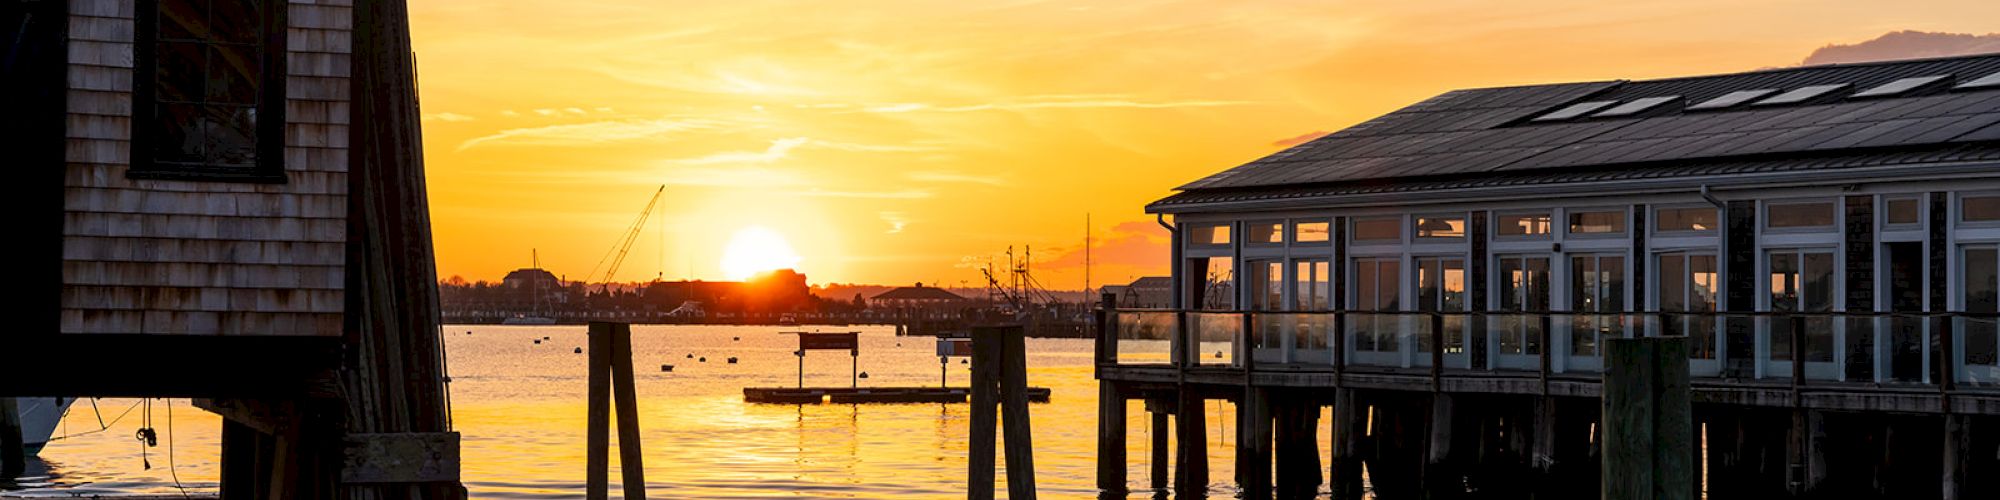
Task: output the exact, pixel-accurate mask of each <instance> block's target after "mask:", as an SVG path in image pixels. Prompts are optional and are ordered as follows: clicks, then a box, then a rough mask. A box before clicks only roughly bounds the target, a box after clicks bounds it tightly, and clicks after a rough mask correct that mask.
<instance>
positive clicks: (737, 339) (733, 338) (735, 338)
mask: <svg viewBox="0 0 2000 500" xmlns="http://www.w3.org/2000/svg"><path fill="white" fill-rule="evenodd" d="M729 340H734V341H741V340H743V337H730V338H729Z"/></svg>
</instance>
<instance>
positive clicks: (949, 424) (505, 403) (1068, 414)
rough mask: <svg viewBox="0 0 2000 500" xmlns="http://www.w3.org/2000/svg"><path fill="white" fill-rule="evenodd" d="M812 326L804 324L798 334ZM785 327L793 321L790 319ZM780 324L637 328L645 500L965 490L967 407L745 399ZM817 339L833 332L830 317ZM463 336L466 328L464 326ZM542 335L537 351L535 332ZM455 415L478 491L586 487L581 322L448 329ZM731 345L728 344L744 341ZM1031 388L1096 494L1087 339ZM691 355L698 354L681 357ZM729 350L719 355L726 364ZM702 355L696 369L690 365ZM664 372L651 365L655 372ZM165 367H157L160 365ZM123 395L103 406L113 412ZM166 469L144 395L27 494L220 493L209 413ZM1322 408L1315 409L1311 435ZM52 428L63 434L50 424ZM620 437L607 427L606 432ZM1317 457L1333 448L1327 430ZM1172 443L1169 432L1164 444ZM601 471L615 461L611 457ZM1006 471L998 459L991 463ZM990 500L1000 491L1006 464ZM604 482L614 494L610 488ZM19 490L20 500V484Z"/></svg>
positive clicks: (826, 362)
mask: <svg viewBox="0 0 2000 500" xmlns="http://www.w3.org/2000/svg"><path fill="white" fill-rule="evenodd" d="M807 328H810V327H807ZM789 329H796V328H789ZM781 330H783V329H780V328H776V327H728V326H645V325H640V326H635V327H633V355H634V359H633V362H634V364H635V365H636V366H637V368H638V370H637V374H636V381H635V382H636V387H637V390H638V396H639V405H638V406H639V414H640V417H641V419H642V421H641V422H640V427H641V431H642V433H641V439H642V441H643V445H644V449H645V453H644V456H645V460H646V462H645V463H646V478H647V480H648V486H647V488H648V492H649V494H651V495H654V496H657V497H659V498H771V497H797V498H885V499H899V498H946V497H959V496H963V495H964V488H965V475H966V470H965V468H966V456H967V449H966V446H967V441H968V439H969V426H970V422H969V415H968V414H967V407H966V406H965V405H963V404H957V405H942V404H908V405H833V404H825V405H752V404H746V403H744V402H743V396H742V392H741V391H742V388H743V387H746V386H792V385H795V384H796V383H797V382H798V380H797V376H798V375H797V370H798V361H797V358H795V357H793V356H792V350H793V349H794V348H796V347H797V346H796V340H795V338H794V337H792V336H786V335H780V334H778V332H780V331H781ZM827 330H828V331H834V330H844V329H837V328H832V327H828V328H827ZM860 330H861V331H862V332H863V333H862V350H861V352H862V357H861V360H860V367H859V368H860V370H861V371H864V372H867V373H868V375H869V378H867V379H864V380H861V381H860V383H861V385H863V386H934V385H937V384H938V362H937V358H936V357H935V356H934V350H933V344H932V341H931V340H930V339H928V338H922V337H896V336H895V335H894V331H893V329H890V328H880V327H868V328H861V329H860ZM467 332H471V333H470V334H467ZM543 337H548V339H549V340H546V341H544V342H542V343H541V344H535V343H534V342H533V340H534V339H541V338H543ZM445 338H446V339H447V347H448V349H449V354H450V357H449V361H450V371H451V375H452V378H453V383H452V386H451V387H452V403H453V417H454V418H453V420H454V423H455V424H456V426H457V430H458V431H459V432H461V433H462V434H463V435H464V449H463V458H464V464H463V474H464V479H465V483H466V486H467V487H468V488H469V489H470V490H471V492H472V496H473V497H474V498H573V497H577V496H580V495H581V494H582V492H583V478H584V472H585V470H584V469H585V467H584V463H585V462H584V459H585V449H584V434H585V430H586V429H585V418H586V413H585V407H584V401H585V396H586V393H587V387H586V385H585V382H586V375H587V373H586V371H585V366H584V357H585V355H582V354H575V353H574V352H573V351H572V349H573V348H575V347H578V346H582V345H585V335H584V329H583V327H581V326H547V327H525V326H450V327H447V328H446V335H445ZM738 339H740V340H738ZM1028 347H1029V349H1030V351H1031V355H1030V357H1029V359H1028V363H1029V372H1030V374H1029V383H1030V384H1031V385H1035V386H1041V387H1049V388H1050V389H1052V390H1053V391H1054V393H1053V395H1052V398H1051V402H1050V403H1049V404H1037V405H1033V407H1032V408H1031V409H1030V412H1031V414H1032V415H1033V422H1032V425H1033V428H1034V440H1035V465H1036V482H1037V485H1038V486H1039V491H1040V492H1041V493H1042V494H1043V495H1044V496H1046V497H1048V498H1084V497H1093V496H1095V495H1096V493H1097V490H1096V486H1095V471H1096V434H1097V431H1096V428H1097V426H1096V423H1097V406H1096V405H1097V402H1096V399H1097V385H1096V381H1095V380H1093V379H1092V378H1091V366H1090V364H1091V341H1090V340H1082V339H1030V340H1029V342H1028ZM689 355H692V356H694V358H690V357H688V356H689ZM731 356H735V357H738V358H739V361H740V362H739V363H737V364H729V363H727V362H725V359H726V358H728V357H731ZM700 357H706V358H707V359H708V361H707V362H705V363H704V362H700V361H698V358H700ZM849 363H850V359H849V357H848V356H847V355H846V353H843V352H838V351H814V352H812V353H811V354H810V355H808V356H807V358H806V363H805V370H806V373H805V382H806V384H807V385H815V386H846V385H848V384H849V383H850V380H851V379H850V376H851V375H850V365H849ZM663 364H672V365H675V368H674V371H673V372H663V371H661V370H660V365H663ZM947 368H948V370H949V377H950V382H951V384H952V385H955V386H963V385H964V384H965V381H966V376H967V371H968V368H969V366H968V365H964V364H960V363H959V361H958V360H953V361H952V362H951V364H950V365H948V367H947ZM166 369H170V368H169V367H162V370H166ZM133 402H134V400H119V399H106V400H100V401H99V402H98V406H99V408H101V409H102V414H103V415H104V417H103V418H104V419H105V420H106V421H107V422H110V421H111V420H113V419H114V418H115V416H116V415H117V413H118V412H119V411H122V410H124V409H125V408H127V407H128V406H129V405H131V404H132V403H133ZM1210 405H1211V407H1210V408H1209V409H1208V410H1209V411H1208V419H1209V423H1208V430H1209V433H1208V441H1209V453H1210V458H1209V466H1210V478H1211V480H1212V481H1213V483H1214V486H1213V487H1212V488H1211V491H1212V492H1213V493H1214V494H1216V495H1217V496H1220V497H1224V498H1226V497H1228V496H1230V495H1231V494H1232V493H1233V486H1232V484H1233V481H1231V479H1232V478H1233V475H1234V472H1233V467H1232V460H1233V458H1232V457H1233V452H1232V445H1233V443H1234V441H1235V437H1234V435H1233V434H1234V432H1235V431H1236V429H1235V414H1234V409H1233V408H1231V407H1230V406H1229V405H1228V404H1226V403H1224V404H1219V405H1218V404H1216V403H1215V402H1210ZM172 407H173V412H174V417H175V425H174V428H173V433H172V434H173V437H174V438H175V441H174V444H175V456H174V458H175V467H173V468H172V469H171V470H169V469H168V467H167V465H166V460H165V458H164V455H165V454H166V447H167V438H168V435H169V433H168V431H167V426H166V420H165V414H166V405H165V404H163V403H162V404H156V405H155V407H154V411H153V419H154V425H155V427H156V428H159V429H160V430H159V433H160V438H161V443H160V447H158V448H151V449H147V450H145V453H146V454H147V457H148V458H149V459H150V460H151V462H152V464H153V465H154V468H153V469H152V470H145V469H143V468H142V466H141V459H140V453H141V451H140V446H139V445H138V443H137V442H136V441H134V440H133V439H132V432H133V430H135V429H136V428H137V427H138V425H139V423H140V422H141V418H142V417H141V414H142V413H143V412H142V411H134V412H133V413H132V414H130V415H127V416H126V417H125V418H123V419H122V420H118V421H117V422H116V423H115V424H114V425H112V426H111V428H110V429H109V430H106V431H103V432H98V433H94V434H87V435H80V436H74V437H71V438H69V439H63V440H60V441H57V442H55V443H52V444H50V446H49V447H48V449H46V450H45V451H44V452H43V454H42V459H43V460H45V461H46V469H47V473H48V474H49V475H52V476H54V477H53V478H52V479H51V480H50V482H51V483H52V485H51V486H48V487H44V488H40V489H35V490H30V491H29V492H27V493H30V494H34V495H50V494H62V495H69V494H103V493H116V494H132V493H174V492H177V491H178V490H177V489H176V488H175V486H174V482H173V478H172V475H173V474H175V473H177V474H178V475H179V478H180V482H181V484H182V485H183V486H187V487H189V488H190V491H194V492H211V493H212V492H214V491H215V481H216V476H217V471H218V466H219V463H218V462H219V459H218V458H217V457H218V451H219V448H218V446H219V442H220V440H219V430H220V425H221V424H220V420H219V419H218V417H216V416H214V415H211V414H208V413H206V412H203V411H200V410H196V409H193V408H191V407H189V406H187V401H186V400H175V401H174V402H173V404H172ZM1127 408H1128V410H1127V415H1128V422H1127V425H1126V428H1127V429H1128V432H1129V435H1128V438H1127V440H1126V442H1127V444H1128V447H1129V449H1128V453H1127V455H1128V457H1129V460H1130V464H1129V471H1130V472H1129V473H1128V474H1127V478H1128V481H1129V483H1130V486H1131V488H1132V489H1133V491H1134V493H1133V494H1132V496H1133V497H1134V498H1145V497H1148V496H1151V494H1152V492H1150V491H1148V490H1146V489H1145V488H1146V486H1147V485H1148V484H1149V481H1148V478H1147V476H1146V474H1147V471H1148V468H1147V461H1148V459H1149V457H1150V455H1149V454H1148V450H1147V447H1148V446H1149V445H1150V444H1151V440H1150V439H1149V437H1148V436H1149V435H1148V432H1149V429H1148V427H1149V425H1150V423H1151V421H1150V418H1149V417H1148V416H1147V415H1146V413H1145V412H1144V407H1143V404H1141V403H1140V402H1137V401H1134V402H1131V403H1130V405H1128V407H1127ZM98 414H99V412H93V411H91V410H90V406H89V405H88V404H83V403H79V404H78V406H77V408H75V409H73V410H72V411H71V413H70V415H69V417H68V418H67V419H65V424H66V425H67V426H69V428H70V429H71V431H72V432H81V431H87V430H92V429H97V428H98V427H99V426H98V425H97V416H98ZM1326 418H1330V416H1326V415H1323V416H1322V420H1321V422H1322V428H1324V426H1325V423H1326V422H1328V420H1325V419H1326ZM58 433H62V431H58ZM616 437H617V436H616V433H613V439H614V442H615V439H616ZM1319 437H1320V441H1321V443H1320V448H1319V449H1320V450H1322V451H1324V450H1327V449H1329V448H1328V444H1327V436H1326V433H1324V432H1322V433H1321V435H1320V436H1319ZM1170 441H1171V440H1170ZM611 460H612V464H613V467H614V470H613V471H612V472H611V474H612V478H613V481H617V478H618V472H617V470H616V467H618V454H617V453H612V454H611ZM999 462H1000V463H1004V460H1000V461H999ZM1000 478H1001V480H1002V481H1003V483H1002V485H1003V486H1002V488H1001V490H1002V491H1001V492H1000V495H1002V496H1004V495H1005V494H1006V493H1005V487H1004V480H1005V474H1004V472H1003V473H1002V474H1000ZM614 489H616V488H614ZM16 493H20V492H16Z"/></svg>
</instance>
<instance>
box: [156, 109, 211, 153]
mask: <svg viewBox="0 0 2000 500" xmlns="http://www.w3.org/2000/svg"><path fill="white" fill-rule="evenodd" d="M153 109H154V111H153V113H154V114H156V115H158V117H159V119H157V120H154V121H153V122H152V123H150V124H147V125H149V126H151V127H152V129H153V158H155V159H158V160H159V161H167V162H177V163H200V162H201V161H202V158H203V157H204V156H205V155H204V153H203V152H202V149H201V147H202V142H203V140H204V139H203V135H204V134H202V129H203V128H204V127H203V126H202V124H203V121H204V118H203V117H202V110H201V107H199V106H195V105H192V104H160V105H157V106H154V108H153Z"/></svg>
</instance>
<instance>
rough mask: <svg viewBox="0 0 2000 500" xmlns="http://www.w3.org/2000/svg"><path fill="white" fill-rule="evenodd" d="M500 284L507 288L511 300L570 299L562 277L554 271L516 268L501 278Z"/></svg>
mask: <svg viewBox="0 0 2000 500" xmlns="http://www.w3.org/2000/svg"><path fill="white" fill-rule="evenodd" d="M500 286H501V287H502V288H505V289H506V290H507V297H508V300H509V301H514V302H524V303H525V302H541V303H543V304H560V303H564V302H568V301H569V295H568V293H567V292H566V291H565V290H564V289H563V283H562V279H561V278H557V277H556V275H555V274H554V273H550V272H548V271H546V270H542V269H539V268H532V267H524V268H521V269H515V270H514V272H511V273H507V277H505V278H501V279H500Z"/></svg>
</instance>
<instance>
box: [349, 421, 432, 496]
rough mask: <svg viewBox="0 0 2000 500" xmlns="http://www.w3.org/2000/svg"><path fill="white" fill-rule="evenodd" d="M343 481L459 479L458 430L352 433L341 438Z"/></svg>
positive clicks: (378, 481)
mask: <svg viewBox="0 0 2000 500" xmlns="http://www.w3.org/2000/svg"><path fill="white" fill-rule="evenodd" d="M341 445H342V446H341V467H340V482H342V483H355V484H380V483H431V482H447V481H458V478H459V466H458V464H459V435H458V433H456V432H391V433H350V434H347V435H346V436H345V438H344V439H342V442H341Z"/></svg>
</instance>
